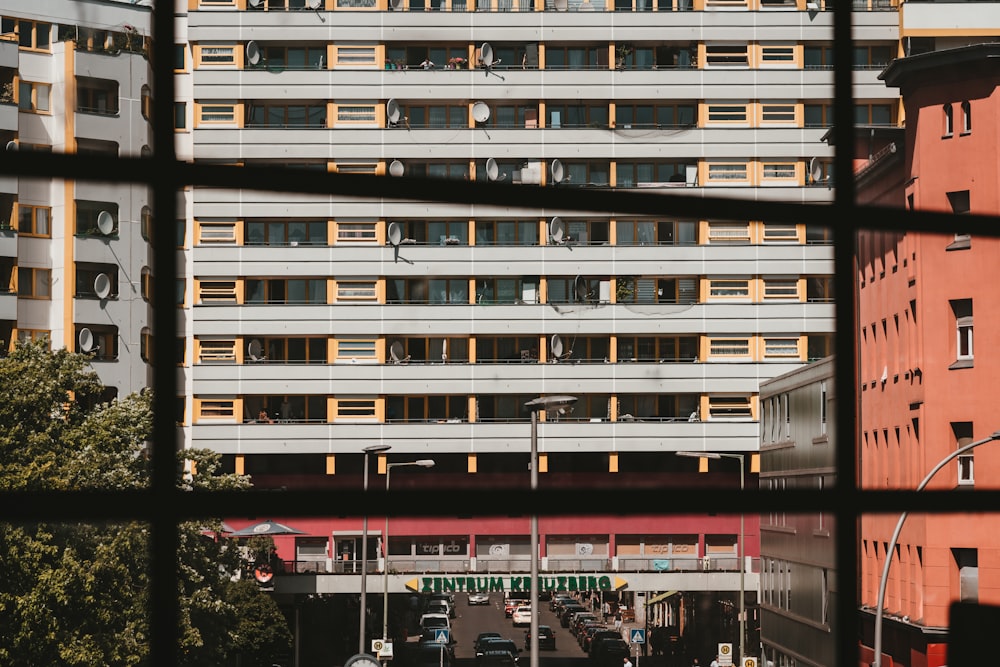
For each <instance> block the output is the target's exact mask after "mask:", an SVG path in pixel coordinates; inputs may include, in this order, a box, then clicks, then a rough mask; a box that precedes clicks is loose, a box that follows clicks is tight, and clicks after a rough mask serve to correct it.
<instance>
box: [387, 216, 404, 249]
mask: <svg viewBox="0 0 1000 667" xmlns="http://www.w3.org/2000/svg"><path fill="white" fill-rule="evenodd" d="M402 240H403V232H402V230H400V228H399V223H397V222H390V223H389V245H392V246H397V245H399V242H400V241H402Z"/></svg>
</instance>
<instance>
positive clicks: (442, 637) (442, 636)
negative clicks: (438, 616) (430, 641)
mask: <svg viewBox="0 0 1000 667" xmlns="http://www.w3.org/2000/svg"><path fill="white" fill-rule="evenodd" d="M448 635H449V631H448V629H447V628H440V629H438V630H435V631H434V641H435V643H437V644H447V643H448Z"/></svg>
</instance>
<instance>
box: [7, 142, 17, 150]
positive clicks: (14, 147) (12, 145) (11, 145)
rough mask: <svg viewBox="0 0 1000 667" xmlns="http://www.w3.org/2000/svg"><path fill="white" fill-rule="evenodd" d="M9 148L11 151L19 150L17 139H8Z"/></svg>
mask: <svg viewBox="0 0 1000 667" xmlns="http://www.w3.org/2000/svg"><path fill="white" fill-rule="evenodd" d="M7 150H9V151H16V150H17V142H16V141H8V142H7Z"/></svg>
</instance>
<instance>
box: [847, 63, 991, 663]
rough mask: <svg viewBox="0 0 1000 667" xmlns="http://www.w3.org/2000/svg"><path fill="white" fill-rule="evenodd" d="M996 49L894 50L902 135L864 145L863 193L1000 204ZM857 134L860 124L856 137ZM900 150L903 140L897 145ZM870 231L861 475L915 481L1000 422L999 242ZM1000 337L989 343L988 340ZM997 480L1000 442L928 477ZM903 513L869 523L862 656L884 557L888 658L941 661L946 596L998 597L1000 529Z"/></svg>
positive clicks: (870, 197) (862, 298) (879, 200)
mask: <svg viewBox="0 0 1000 667" xmlns="http://www.w3.org/2000/svg"><path fill="white" fill-rule="evenodd" d="M997 56H1000V44H982V45H975V46H969V47H962V48H957V49H948V50H943V51H937V52H931V53H924V54H920V55H917V56H911V57H907V58H902V59H899V60H896V61H894V62H893V63H892V64H891V65H890V66H889V67H888V68H886V70H885V71H884V72H883V73H882V75H881V78H882V79H884V80H885V82H886V84H887V85H889V86H898V87H899V88H900V91H901V94H902V97H903V104H904V110H905V119H906V121H905V123H906V128H905V141H903V142H902V145H900V142H899V141H898V140H897V141H893V140H892V139H891V138H889V137H885V136H883V137H881V140H880V141H876V137H875V136H874V135H871V136H869V137H863V138H861V139H860V140H859V144H858V147H859V148H862V149H863V150H862V151H861V155H862V156H864V153H865V150H867V154H868V159H867V160H866V161H865V166H864V167H863V168H862V169H861V170H860V171H859V173H858V191H859V197H860V199H861V201H863V202H865V203H874V204H879V205H886V206H899V207H906V208H911V209H924V210H938V211H945V212H954V213H972V214H984V215H990V214H997V213H1000V191H998V190H1000V188H998V183H1000V158H998V155H1000V150H998V149H1000V137H998V127H1000V89H998V87H997V82H998V81H1000V76H998V74H1000V63H998V61H997ZM861 134H862V133H859V137H861ZM903 146H905V149H904V148H903ZM967 231H968V230H965V229H961V228H956V229H955V230H954V232H953V233H948V234H937V233H935V234H931V233H905V234H900V233H897V232H885V233H879V232H871V233H866V234H863V235H862V236H861V237H860V238H859V248H858V263H857V267H856V268H857V289H858V296H859V313H858V316H859V319H858V327H859V330H858V336H857V338H858V344H859V355H860V357H859V380H860V383H861V386H860V433H859V437H860V444H859V447H860V457H861V464H860V474H861V484H862V486H863V487H864V488H867V489H912V488H916V487H917V485H918V484H919V483H920V482H921V480H923V478H924V477H925V476H926V475H927V474H928V473H929V472H930V471H931V470H932V469H933V468H934V466H935V465H936V464H937V463H938V462H940V461H941V460H942V459H944V458H945V457H946V456H947V455H948V454H949V453H951V452H954V451H955V449H956V448H958V447H959V446H960V445H962V444H968V443H970V442H973V441H975V440H981V439H983V438H986V437H988V436H989V435H990V434H991V433H993V432H996V431H998V430H1000V403H998V401H997V396H996V392H995V387H996V383H997V379H998V377H1000V356H998V355H996V354H993V349H994V348H995V347H996V346H997V343H998V342H1000V308H998V305H1000V304H998V301H1000V281H997V280H996V277H995V275H994V273H993V269H995V268H996V266H997V260H998V259H1000V239H997V238H983V237H977V236H975V235H970V234H968V233H967ZM995 339H996V340H995ZM958 486H968V487H970V488H971V487H975V488H983V487H990V488H995V487H998V486H1000V446H996V445H995V444H993V443H990V444H986V445H985V446H983V447H978V448H976V449H975V450H973V452H972V454H971V455H969V456H962V457H959V458H958V459H957V460H956V461H955V462H954V463H950V464H949V465H947V466H945V467H944V468H943V469H942V470H940V472H938V473H937V475H936V476H935V477H934V478H933V479H932V481H931V482H930V483H929V484H928V486H927V488H929V489H933V488H939V489H953V488H956V487H958ZM896 521H897V517H896V516H894V515H885V516H867V517H864V519H863V520H862V524H861V555H860V558H861V581H860V584H859V585H860V589H861V590H860V600H861V604H862V605H863V611H862V613H863V614H864V615H865V617H864V619H863V621H862V628H863V637H862V649H861V658H862V662H863V663H868V662H871V660H872V659H873V657H874V654H873V635H874V620H875V612H874V610H875V608H876V605H877V596H878V590H879V582H880V578H881V574H882V569H883V565H884V563H885V558H886V552H887V551H889V552H890V554H891V557H892V558H893V561H892V565H891V567H890V570H889V577H888V582H887V588H886V596H885V604H884V614H885V618H884V621H883V637H882V653H883V657H882V665H883V666H889V665H908V666H911V667H924V666H928V667H934V666H936V665H943V664H944V663H945V632H946V630H947V625H948V606H949V604H950V603H951V602H952V601H955V600H969V601H979V602H983V603H992V604H997V603H1000V531H998V530H996V529H995V526H996V518H995V517H993V516H987V515H976V514H973V515H963V516H954V515H933V516H929V515H918V514H914V515H911V516H909V518H908V519H907V521H906V523H905V524H904V527H903V530H902V533H901V535H900V538H899V542H898V547H897V548H896V549H895V550H892V549H891V548H890V547H889V542H890V540H891V536H892V533H893V529H894V527H895V525H896Z"/></svg>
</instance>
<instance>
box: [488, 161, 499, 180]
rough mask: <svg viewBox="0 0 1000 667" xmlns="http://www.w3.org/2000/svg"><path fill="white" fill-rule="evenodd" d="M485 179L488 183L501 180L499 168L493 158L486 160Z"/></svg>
mask: <svg viewBox="0 0 1000 667" xmlns="http://www.w3.org/2000/svg"><path fill="white" fill-rule="evenodd" d="M486 178H487V179H488V180H490V181H495V180H497V179H500V180H503V179H502V178H500V167H499V165H497V161H496V160H494V159H493V158H487V159H486Z"/></svg>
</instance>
